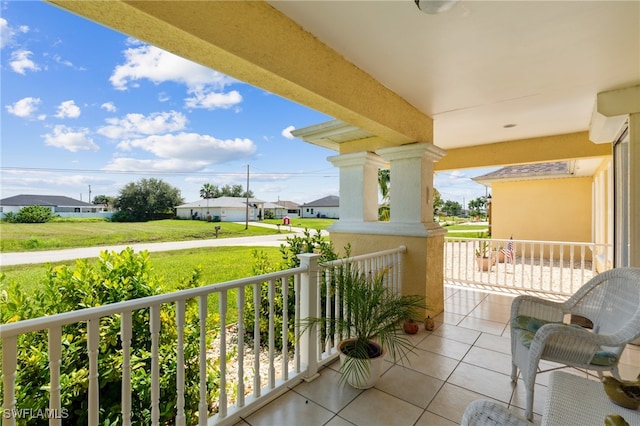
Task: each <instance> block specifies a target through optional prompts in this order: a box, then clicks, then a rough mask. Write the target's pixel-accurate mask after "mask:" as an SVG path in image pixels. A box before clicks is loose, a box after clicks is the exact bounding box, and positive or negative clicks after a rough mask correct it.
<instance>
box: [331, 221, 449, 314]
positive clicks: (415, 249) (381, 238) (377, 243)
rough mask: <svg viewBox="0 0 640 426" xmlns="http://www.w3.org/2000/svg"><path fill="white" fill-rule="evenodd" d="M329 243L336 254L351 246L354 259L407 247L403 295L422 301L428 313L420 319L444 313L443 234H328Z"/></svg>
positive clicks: (404, 263)
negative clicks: (402, 246)
mask: <svg viewBox="0 0 640 426" xmlns="http://www.w3.org/2000/svg"><path fill="white" fill-rule="evenodd" d="M331 240H332V241H333V244H334V247H335V249H336V251H339V252H341V253H342V252H343V247H344V246H346V245H347V243H348V244H350V245H351V254H352V255H354V256H357V255H359V254H365V253H372V252H376V251H382V250H388V249H392V248H397V247H399V246H401V245H404V246H406V247H407V252H406V254H405V255H404V258H403V266H404V268H403V271H404V275H403V277H402V292H403V294H418V295H421V296H424V297H425V302H426V304H427V311H426V312H424V313H423V314H421V316H422V317H426V315H431V317H434V316H435V315H437V314H439V313H441V312H443V311H444V286H443V285H442V283H443V280H444V272H443V255H444V254H443V246H444V234H440V235H434V236H430V237H426V238H425V237H407V236H395V235H371V234H356V233H346V232H331ZM418 319H420V320H421V319H423V318H418Z"/></svg>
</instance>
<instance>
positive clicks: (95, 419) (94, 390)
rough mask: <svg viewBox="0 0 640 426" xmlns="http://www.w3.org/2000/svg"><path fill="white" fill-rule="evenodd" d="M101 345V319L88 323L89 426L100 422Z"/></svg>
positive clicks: (95, 425)
mask: <svg viewBox="0 0 640 426" xmlns="http://www.w3.org/2000/svg"><path fill="white" fill-rule="evenodd" d="M99 344H100V318H95V319H90V320H88V321H87V352H88V355H89V406H88V408H89V419H88V420H89V425H90V426H98V423H99V422H100V418H99V416H100V401H99V393H98V392H99V389H100V384H99V383H98V374H99V373H98V348H99Z"/></svg>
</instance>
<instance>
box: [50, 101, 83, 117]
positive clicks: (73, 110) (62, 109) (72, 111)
mask: <svg viewBox="0 0 640 426" xmlns="http://www.w3.org/2000/svg"><path fill="white" fill-rule="evenodd" d="M55 116H56V117H57V118H78V117H80V108H79V107H78V106H77V105H76V103H75V102H74V101H72V100H71V101H64V102H62V103H61V104H60V105H58V112H57V113H56V115H55Z"/></svg>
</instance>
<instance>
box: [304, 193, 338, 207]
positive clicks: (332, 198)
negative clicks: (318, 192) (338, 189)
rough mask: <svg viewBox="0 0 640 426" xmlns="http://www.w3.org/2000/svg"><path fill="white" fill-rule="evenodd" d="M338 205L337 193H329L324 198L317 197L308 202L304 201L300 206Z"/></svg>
mask: <svg viewBox="0 0 640 426" xmlns="http://www.w3.org/2000/svg"><path fill="white" fill-rule="evenodd" d="M339 206H340V197H338V196H337V195H329V196H326V197H324V198H319V199H317V200H315V201H311V202H310V203H305V204H303V205H302V207H339Z"/></svg>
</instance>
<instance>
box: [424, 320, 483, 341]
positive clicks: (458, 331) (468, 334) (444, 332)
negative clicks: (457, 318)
mask: <svg viewBox="0 0 640 426" xmlns="http://www.w3.org/2000/svg"><path fill="white" fill-rule="evenodd" d="M433 334H435V335H436V336H440V337H444V338H446V339H451V340H455V341H458V342H462V343H466V344H468V345H473V344H474V343H475V341H476V340H477V339H478V337H480V332H479V331H477V330H470V329H468V328H464V327H459V326H455V325H451V324H442V326H441V327H438V328H437V329H436V330H434V331H433Z"/></svg>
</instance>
